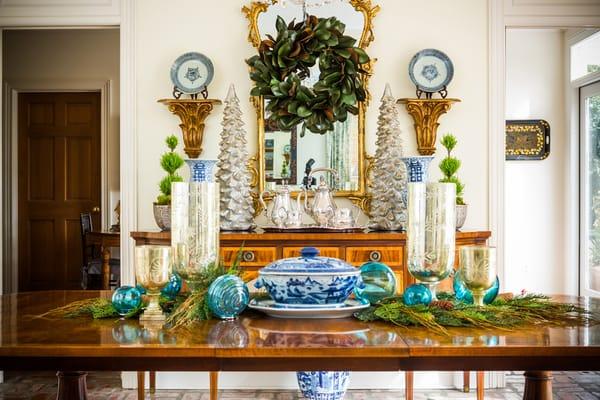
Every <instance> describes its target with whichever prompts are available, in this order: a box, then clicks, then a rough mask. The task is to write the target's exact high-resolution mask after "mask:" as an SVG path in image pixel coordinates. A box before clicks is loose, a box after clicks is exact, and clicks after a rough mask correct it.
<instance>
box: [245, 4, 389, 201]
mask: <svg viewBox="0 0 600 400" xmlns="http://www.w3.org/2000/svg"><path fill="white" fill-rule="evenodd" d="M272 3H273V4H265V3H262V2H253V3H251V4H250V5H249V6H247V7H244V8H243V11H244V13H245V14H246V16H247V17H248V19H249V23H250V32H249V35H248V39H249V40H250V42H251V43H252V44H253V45H254V47H255V48H258V46H259V44H260V42H261V41H262V40H264V39H266V38H267V36H266V35H267V34H270V35H271V36H276V32H277V30H276V27H275V25H276V20H277V17H278V16H281V17H282V18H283V19H284V20H285V21H286V22H287V23H289V22H290V21H292V20H296V22H298V21H302V20H303V19H304V18H305V15H315V16H317V17H331V16H335V17H337V18H338V19H339V20H340V21H341V22H343V23H344V24H345V26H346V27H345V31H344V34H345V35H348V36H351V37H353V38H355V39H357V44H356V45H357V46H359V47H361V48H363V49H364V48H366V47H367V46H368V45H369V43H370V42H371V41H372V40H373V32H372V27H371V26H372V18H373V17H374V16H375V14H376V13H377V12H378V11H379V6H375V7H373V6H372V5H371V0H349V1H335V2H333V3H329V4H323V5H321V6H310V5H307V6H306V8H304V7H303V5H302V4H296V3H295V2H294V1H293V0H292V1H290V0H287V1H285V3H284V4H281V3H280V2H278V1H276V0H273V1H272ZM373 62H374V60H372V61H371V63H370V64H368V66H367V68H366V69H367V70H368V71H370V70H371V67H372V64H373ZM318 78H319V68H318V66H317V65H315V66H314V67H312V68H311V69H310V76H309V77H307V78H306V79H304V80H303V81H302V84H303V85H305V86H308V87H310V86H312V85H313V84H314V83H315V82H316V81H317V80H318ZM364 80H365V89H367V91H368V86H367V81H368V76H366V77H365V79H364ZM368 100H369V95H368V92H367V101H368ZM253 101H254V105H255V106H256V110H257V116H258V123H257V126H258V134H257V139H258V155H257V157H256V163H257V166H256V168H251V169H252V171H253V172H254V173H256V174H257V176H256V179H255V182H256V184H257V185H256V189H257V193H261V192H263V191H264V190H265V189H266V188H272V187H273V185H281V184H283V183H284V182H286V183H287V184H288V185H289V186H290V189H291V190H292V192H298V191H300V190H301V189H302V187H303V186H304V185H306V184H307V177H308V176H307V175H308V173H309V172H310V170H311V169H315V168H319V167H327V168H332V169H335V170H336V171H338V173H339V183H338V186H337V190H336V196H339V197H347V198H349V199H350V200H351V201H353V202H354V203H355V204H357V205H358V206H360V207H361V208H362V209H363V210H364V211H365V212H368V208H369V197H368V194H367V192H366V189H367V171H366V170H367V169H368V164H369V163H368V160H369V159H370V158H369V157H368V156H367V155H366V154H365V150H364V146H365V144H364V143H365V131H364V127H365V123H364V118H365V107H366V104H365V102H360V103H358V105H357V106H358V114H357V115H352V114H349V115H348V118H347V120H346V121H344V122H336V123H335V124H334V129H333V130H332V131H329V132H327V133H325V134H323V135H321V134H316V133H313V132H311V131H309V130H307V129H306V130H304V129H303V125H302V124H299V125H297V126H295V127H294V128H293V129H292V130H291V131H281V130H279V129H278V128H277V126H274V125H273V124H270V123H269V119H268V117H269V114H268V111H267V110H266V105H267V104H266V103H265V100H264V99H263V98H262V97H256V98H253ZM324 177H325V178H326V179H328V180H329V184H330V185H331V186H334V182H333V178H332V177H331V176H328V175H324ZM313 181H314V180H313ZM294 197H295V193H294ZM267 198H268V197H267ZM255 207H256V210H257V213H258V212H260V205H259V204H258V202H257V201H256V202H255Z"/></svg>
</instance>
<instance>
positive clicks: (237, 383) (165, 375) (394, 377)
mask: <svg viewBox="0 0 600 400" xmlns="http://www.w3.org/2000/svg"><path fill="white" fill-rule="evenodd" d="M475 382H476V377H475V373H474V372H473V373H472V376H471V387H472V388H473V389H474V388H475ZM122 384H123V387H124V388H126V389H133V388H136V387H137V375H136V373H135V372H123V374H122ZM147 385H148V378H147V377H146V386H147ZM414 386H415V389H449V388H462V387H463V386H462V372H460V373H455V372H415V378H414ZM485 386H486V388H496V387H502V386H504V374H503V373H498V372H493V373H492V372H487V373H486V381H485ZM156 388H157V389H208V388H209V379H208V372H158V373H157V374H156ZM219 389H282V390H296V389H298V384H297V382H296V374H295V373H294V372H221V373H220V374H219ZM350 389H390V390H400V389H404V373H402V372H376V373H375V372H353V373H352V377H351V380H350Z"/></svg>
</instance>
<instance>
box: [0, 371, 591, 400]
mask: <svg viewBox="0 0 600 400" xmlns="http://www.w3.org/2000/svg"><path fill="white" fill-rule="evenodd" d="M4 377H5V383H4V384H0V400H24V399H35V400H50V399H52V400H53V399H55V398H56V378H55V375H54V373H53V372H35V373H11V372H5V376H4ZM523 382H524V381H523V377H522V375H521V374H520V373H517V372H515V373H511V374H509V375H508V377H507V387H505V388H503V389H494V390H491V389H490V390H487V391H486V394H485V399H486V400H518V399H521V398H522V395H523ZM120 384H121V381H120V375H119V374H118V373H107V372H92V373H90V374H89V375H88V389H89V400H101V399H102V400H136V399H137V393H136V391H135V390H123V389H121V388H120V387H119V386H120ZM146 398H147V399H156V400H159V399H164V400H167V399H168V400H208V393H207V392H206V391H202V390H186V391H182V390H179V391H177V390H159V391H157V392H156V394H155V395H154V396H150V395H147V397H146ZM403 398H404V392H403V391H390V390H352V391H349V392H348V394H347V395H346V400H392V399H393V400H399V399H403ZM474 398H475V393H474V392H473V391H471V393H462V392H460V391H458V390H428V391H425V390H418V391H415V400H438V399H439V400H441V399H453V400H459V399H474ZM219 399H223V400H225V399H227V400H300V399H302V397H301V396H300V394H299V393H298V392H294V391H276V390H259V391H255V390H225V391H221V392H220V395H219ZM554 399H555V400H597V399H600V373H598V372H569V373H563V372H555V373H554Z"/></svg>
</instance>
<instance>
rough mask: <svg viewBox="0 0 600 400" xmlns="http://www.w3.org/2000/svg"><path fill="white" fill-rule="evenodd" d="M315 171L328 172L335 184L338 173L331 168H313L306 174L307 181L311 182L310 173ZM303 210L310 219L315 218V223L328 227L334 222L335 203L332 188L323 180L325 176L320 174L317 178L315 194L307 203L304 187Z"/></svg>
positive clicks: (306, 193)
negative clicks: (309, 203) (317, 183)
mask: <svg viewBox="0 0 600 400" xmlns="http://www.w3.org/2000/svg"><path fill="white" fill-rule="evenodd" d="M315 172H329V173H330V174H332V175H333V176H334V178H335V182H336V185H337V181H338V173H337V171H336V170H335V169H331V168H315V169H313V170H312V171H311V172H310V174H308V182H311V178H312V175H313V174H314V173H315ZM303 190H304V212H306V213H307V214H308V215H310V217H311V218H312V219H314V220H315V222H316V223H317V225H319V226H325V227H329V226H332V225H333V223H334V218H335V212H336V209H337V207H336V205H335V202H334V201H333V190H332V189H331V188H329V186H328V185H327V183H326V182H325V178H324V177H323V176H321V177H320V178H319V185H318V186H317V188H316V189H315V195H314V197H313V200H312V204H311V205H310V206H309V205H308V192H307V189H306V188H304V189H303Z"/></svg>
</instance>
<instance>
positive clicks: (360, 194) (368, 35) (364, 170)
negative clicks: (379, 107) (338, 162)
mask: <svg viewBox="0 0 600 400" xmlns="http://www.w3.org/2000/svg"><path fill="white" fill-rule="evenodd" d="M277 3H278V0H271V4H265V3H262V2H257V1H253V2H251V3H250V4H249V5H248V6H244V7H242V13H243V14H244V15H245V16H246V18H247V19H248V41H249V42H250V43H251V44H252V46H254V48H256V49H258V47H259V46H260V42H261V36H260V30H259V27H258V19H259V16H260V14H261V13H263V12H266V11H267V9H268V8H269V7H270V6H271V5H274V4H277ZM349 3H350V5H352V7H354V9H355V10H356V11H357V12H360V13H361V14H362V15H363V19H364V27H363V32H362V34H361V37H360V40H359V42H358V46H359V47H361V48H363V49H366V48H367V47H368V46H369V44H371V42H372V41H373V40H374V39H375V35H374V33H373V18H374V17H375V15H377V13H378V12H379V11H380V7H379V6H378V5H375V6H374V5H373V4H372V1H371V0H349ZM376 61H377V60H376V59H374V58H371V61H370V62H369V63H368V64H366V65H365V66H364V69H365V70H366V71H367V74H365V75H364V76H363V77H362V78H361V79H363V82H364V87H365V91H366V92H367V96H366V100H365V101H364V102H360V103H358V118H357V119H358V154H361V155H363V156H362V157H359V158H358V169H359V171H361V174H360V177H359V180H358V189H357V190H342V191H338V192H337V193H336V196H338V197H346V198H348V199H349V200H351V201H352V202H353V203H354V204H356V205H358V206H359V207H360V208H361V209H362V210H363V211H364V212H365V213H366V214H367V215H368V214H369V210H370V204H371V197H370V194H369V193H368V192H367V188H368V186H369V185H368V178H367V174H369V173H370V169H371V168H372V165H371V164H372V163H371V162H370V161H369V160H370V159H372V157H370V156H367V154H366V152H365V111H366V107H367V105H368V104H369V101H370V99H371V94H370V92H369V90H368V82H369V78H370V77H371V75H372V72H373V67H374V65H375V62H376ZM250 101H251V103H252V105H253V106H254V107H255V108H256V114H257V130H258V135H257V139H258V155H257V156H256V157H253V158H252V159H251V162H250V163H249V164H248V168H249V169H250V171H251V173H252V174H253V176H255V175H254V174H255V173H256V172H258V176H257V182H256V184H253V186H252V187H253V188H255V189H256V191H255V192H253V193H252V197H253V200H254V209H255V212H256V215H258V214H259V213H260V212H261V211H262V206H261V205H260V203H259V201H258V193H262V192H263V191H264V190H265V166H264V155H265V143H264V142H265V120H264V117H265V115H264V99H263V98H262V97H251V98H250ZM254 162H255V164H254V165H253V163H254ZM254 181H255V180H254V179H253V183H255V182H254ZM292 195H293V197H294V198H295V197H296V196H297V195H298V193H297V192H294V193H292ZM264 198H265V200H266V201H268V200H269V199H270V196H268V195H266V196H265V197H264Z"/></svg>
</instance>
